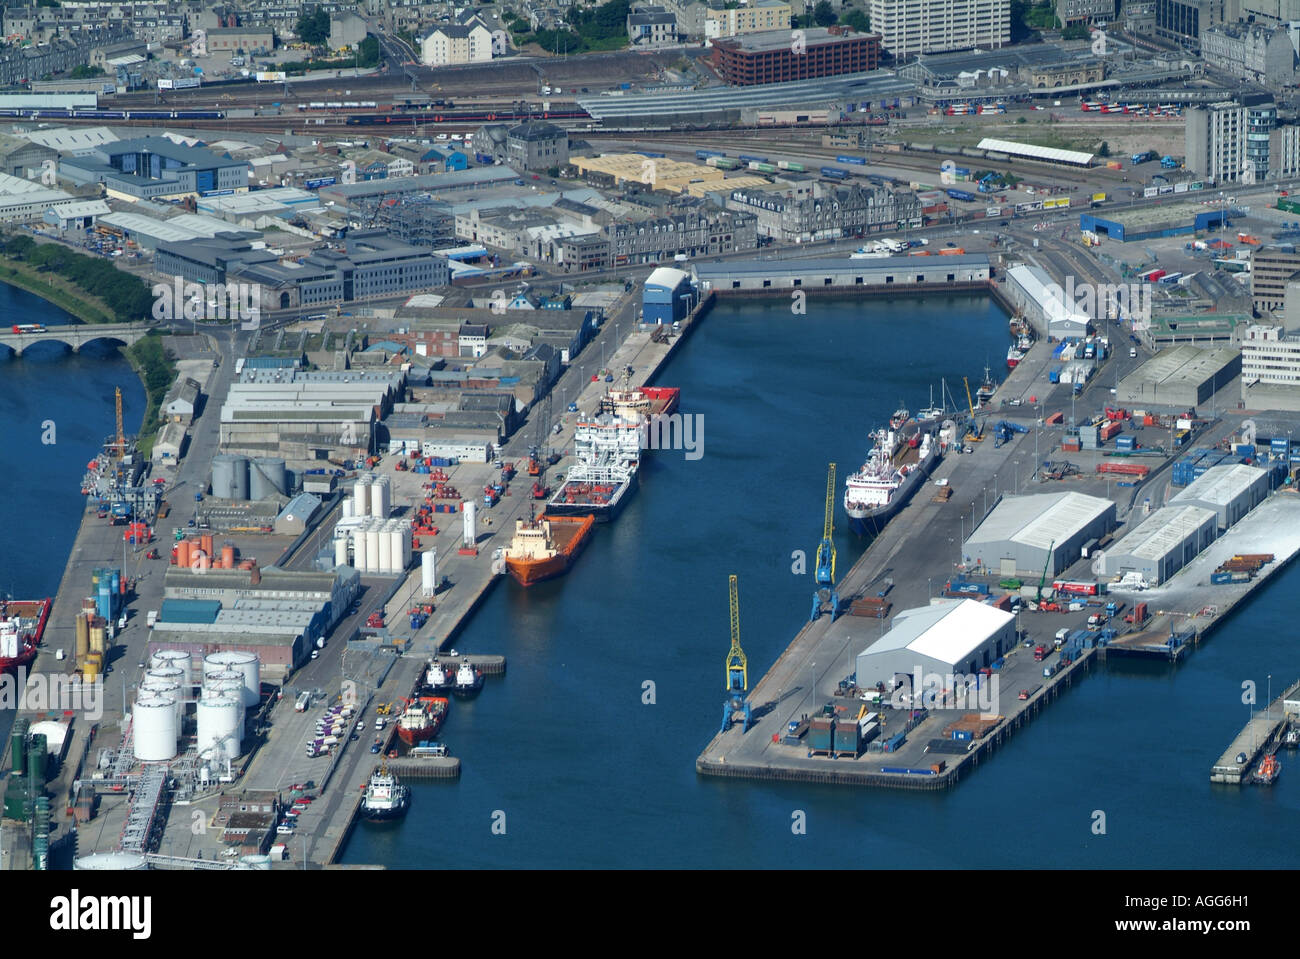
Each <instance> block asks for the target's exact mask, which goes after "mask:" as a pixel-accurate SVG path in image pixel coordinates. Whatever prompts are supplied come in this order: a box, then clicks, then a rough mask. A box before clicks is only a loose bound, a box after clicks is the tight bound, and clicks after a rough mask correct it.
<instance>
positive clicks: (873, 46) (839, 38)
mask: <svg viewBox="0 0 1300 959" xmlns="http://www.w3.org/2000/svg"><path fill="white" fill-rule="evenodd" d="M986 2H989V0H986ZM878 66H880V36H879V34H875V33H854V32H853V30H852V29H851V28H849V27H829V28H821V27H814V28H812V29H808V30H801V31H800V32H799V35H798V36H796V37H795V38H794V39H793V40H792V39H791V34H790V31H788V30H765V31H763V32H761V33H748V34H743V35H741V36H737V37H731V38H728V39H718V40H714V41H713V68H714V69H715V70H716V71H717V72H718V75H719V76H721V77H722V79H724V80H725V81H727V83H730V84H732V85H735V86H751V85H754V84H762V83H786V82H789V81H791V80H810V79H813V78H816V77H829V76H835V75H837V74H841V73H863V72H865V71H867V70H874V69H876V68H877V67H878Z"/></svg>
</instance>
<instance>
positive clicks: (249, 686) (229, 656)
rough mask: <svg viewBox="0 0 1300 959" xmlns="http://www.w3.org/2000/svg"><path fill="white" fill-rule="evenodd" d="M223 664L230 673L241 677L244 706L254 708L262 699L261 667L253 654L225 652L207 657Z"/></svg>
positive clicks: (237, 651) (238, 651)
mask: <svg viewBox="0 0 1300 959" xmlns="http://www.w3.org/2000/svg"><path fill="white" fill-rule="evenodd" d="M208 658H209V659H213V660H216V661H217V662H219V663H222V664H224V665H225V666H226V667H227V668H228V669H229V670H230V672H232V673H235V674H238V675H240V676H242V677H243V681H244V705H245V706H256V705H257V704H258V702H260V701H261V698H262V665H261V663H260V662H259V661H258V658H257V656H256V655H255V654H253V653H248V652H241V651H240V650H233V649H232V650H227V651H225V652H221V653H213V654H212V655H211V656H209V657H208Z"/></svg>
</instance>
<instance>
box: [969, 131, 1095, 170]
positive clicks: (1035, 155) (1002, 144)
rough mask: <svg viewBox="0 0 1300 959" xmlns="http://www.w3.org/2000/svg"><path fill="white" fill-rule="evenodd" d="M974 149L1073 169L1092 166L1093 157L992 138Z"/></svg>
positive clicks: (1055, 148)
mask: <svg viewBox="0 0 1300 959" xmlns="http://www.w3.org/2000/svg"><path fill="white" fill-rule="evenodd" d="M976 149H979V150H994V151H996V152H998V153H1005V154H1007V155H1008V156H1012V157H1020V158H1023V159H1026V160H1039V161H1041V162H1043V163H1059V164H1061V165H1062V166H1074V167H1087V166H1092V159H1093V156H1094V154H1091V153H1084V152H1082V151H1080V150H1061V149H1058V148H1057V147H1041V146H1039V145H1038V144H1036V143H1017V142H1016V141H1015V140H998V139H996V138H994V137H985V138H984V139H982V140H980V142H979V146H978V147H976Z"/></svg>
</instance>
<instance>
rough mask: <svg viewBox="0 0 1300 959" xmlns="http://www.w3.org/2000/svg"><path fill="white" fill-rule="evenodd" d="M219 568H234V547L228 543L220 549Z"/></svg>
mask: <svg viewBox="0 0 1300 959" xmlns="http://www.w3.org/2000/svg"><path fill="white" fill-rule="evenodd" d="M221 568H222V569H234V568H235V547H234V546H233V545H231V544H230V543H226V544H225V545H223V546H222V547H221Z"/></svg>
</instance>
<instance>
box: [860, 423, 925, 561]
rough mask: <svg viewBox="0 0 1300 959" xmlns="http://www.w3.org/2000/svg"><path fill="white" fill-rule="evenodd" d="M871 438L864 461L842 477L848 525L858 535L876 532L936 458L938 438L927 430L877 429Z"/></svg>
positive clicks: (901, 503) (909, 493) (915, 486)
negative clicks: (869, 448)
mask: <svg viewBox="0 0 1300 959" xmlns="http://www.w3.org/2000/svg"><path fill="white" fill-rule="evenodd" d="M872 439H873V440H874V445H873V447H872V449H871V452H870V453H869V454H868V455H867V461H866V462H865V463H863V464H862V468H861V469H859V470H858V471H857V472H856V473H853V474H852V475H850V476H849V477H848V479H846V480H845V488H844V510H845V512H846V513H848V516H849V528H850V529H851V530H852V531H853V532H854V533H856V534H857V535H859V536H862V535H866V534H869V533H875V532H879V530H880V529H881V528H882V527H883V526H884V524H885V523H886V522H888V521H889V519H890V518H891V517H892V516H893V515H894V514H895V513H897V512H898V510H899V509H901V508H902V507H903V506H904V505H905V504H906V503H907V501H908V499H909V498H910V497H911V496H912V494H913V493H914V492H915V491H916V488H917V486H918V485H919V484H920V483H921V482H923V481H924V478H925V477H926V476H927V475H928V474H929V472H930V470H931V469H933V468H934V464H935V462H936V461H937V460H938V458H939V440H938V438H937V437H935V436H934V435H933V434H932V433H929V432H921V431H920V430H913V431H912V433H911V434H910V435H906V434H904V433H902V432H899V431H896V430H889V429H879V430H876V432H874V433H873V434H872Z"/></svg>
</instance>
